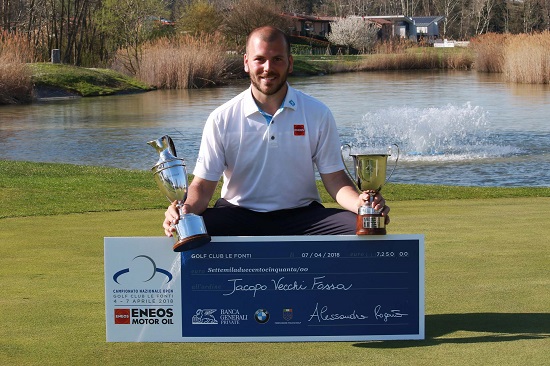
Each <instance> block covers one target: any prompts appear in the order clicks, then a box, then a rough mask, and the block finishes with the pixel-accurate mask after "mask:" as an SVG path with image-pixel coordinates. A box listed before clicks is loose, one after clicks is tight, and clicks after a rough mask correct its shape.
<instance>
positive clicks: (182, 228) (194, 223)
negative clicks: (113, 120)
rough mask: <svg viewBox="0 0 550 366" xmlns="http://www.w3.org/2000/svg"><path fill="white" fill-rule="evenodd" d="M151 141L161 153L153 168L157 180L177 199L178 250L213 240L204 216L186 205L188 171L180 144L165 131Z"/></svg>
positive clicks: (168, 193)
mask: <svg viewBox="0 0 550 366" xmlns="http://www.w3.org/2000/svg"><path fill="white" fill-rule="evenodd" d="M147 144H149V145H151V146H152V147H154V148H155V150H157V152H158V153H159V154H160V159H159V161H158V163H157V164H156V165H155V166H154V167H153V168H151V170H152V171H153V176H154V178H155V182H157V185H158V187H159V189H160V190H161V192H162V193H164V195H165V196H166V198H168V201H170V202H174V201H177V208H178V210H179V213H180V220H179V222H178V223H177V224H176V225H173V226H174V227H175V228H176V235H175V237H176V243H175V244H174V247H173V249H174V252H182V251H186V250H190V249H194V248H198V247H199V246H201V245H204V244H206V243H209V242H210V235H208V233H207V232H206V227H205V225H204V221H203V219H202V216H199V215H195V214H184V213H183V212H182V207H183V204H184V202H185V200H186V199H187V190H188V183H187V171H186V169H185V163H184V161H183V159H181V158H177V157H176V148H175V146H174V142H173V141H172V139H171V138H170V136H168V135H165V136H162V137H161V138H159V139H158V140H153V141H149V142H148V143H147Z"/></svg>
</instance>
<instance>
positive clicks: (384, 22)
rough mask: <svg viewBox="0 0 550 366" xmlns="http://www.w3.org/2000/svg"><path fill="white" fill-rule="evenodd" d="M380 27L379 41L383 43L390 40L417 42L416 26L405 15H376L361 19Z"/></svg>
mask: <svg viewBox="0 0 550 366" xmlns="http://www.w3.org/2000/svg"><path fill="white" fill-rule="evenodd" d="M362 18H364V19H366V20H369V21H371V22H373V23H376V24H378V26H379V27H380V33H379V34H380V39H381V40H383V41H385V40H388V39H391V38H406V39H410V40H413V41H416V40H417V36H416V26H415V24H414V20H412V18H410V17H407V16H405V15H378V16H364V17H362Z"/></svg>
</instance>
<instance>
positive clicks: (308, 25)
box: [283, 13, 339, 38]
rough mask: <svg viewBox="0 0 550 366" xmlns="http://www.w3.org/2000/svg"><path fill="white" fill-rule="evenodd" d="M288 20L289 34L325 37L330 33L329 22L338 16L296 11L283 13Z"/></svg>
mask: <svg viewBox="0 0 550 366" xmlns="http://www.w3.org/2000/svg"><path fill="white" fill-rule="evenodd" d="M283 17H285V18H286V19H287V20H288V21H289V30H290V32H289V33H290V35H291V36H302V37H314V38H326V36H327V34H328V33H330V23H331V22H335V21H336V20H338V19H339V18H337V17H327V16H316V15H304V14H296V13H285V14H283Z"/></svg>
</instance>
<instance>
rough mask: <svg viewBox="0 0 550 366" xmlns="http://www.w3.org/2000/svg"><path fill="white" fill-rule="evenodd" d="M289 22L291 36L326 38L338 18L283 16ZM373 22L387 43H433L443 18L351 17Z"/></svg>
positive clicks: (298, 15)
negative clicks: (404, 40)
mask: <svg viewBox="0 0 550 366" xmlns="http://www.w3.org/2000/svg"><path fill="white" fill-rule="evenodd" d="M283 16H284V17H285V18H287V19H288V20H289V24H290V26H289V30H290V35H291V36H301V37H312V38H317V39H325V38H326V35H327V34H328V33H330V31H331V28H330V27H331V23H332V22H335V21H337V20H338V19H339V18H338V17H323V16H315V15H303V14H288V13H286V14H283ZM352 17H357V18H361V19H364V20H365V21H368V22H372V23H374V24H376V26H377V27H378V28H379V29H380V31H379V33H378V34H379V38H380V40H382V41H386V40H389V39H392V38H404V39H409V40H411V41H414V42H425V43H427V44H433V43H434V42H435V40H436V39H438V38H439V35H440V33H439V26H440V25H441V24H442V22H443V21H444V20H445V17H443V16H429V17H428V16H427V17H408V16H405V15H378V16H352Z"/></svg>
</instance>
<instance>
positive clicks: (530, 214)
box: [0, 198, 550, 366]
mask: <svg viewBox="0 0 550 366" xmlns="http://www.w3.org/2000/svg"><path fill="white" fill-rule="evenodd" d="M391 207H392V212H391V217H392V223H391V224H390V226H389V227H388V230H389V232H390V233H392V234H405V233H422V234H424V235H425V244H426V253H425V256H426V340H424V341H386V342H323V343H275V344H273V343H266V344H256V343H255V344H247V343H245V344H242V343H238V344H183V343H182V344H169V343H166V344H161V343H146V344H138V343H106V342H105V312H104V277H103V238H104V237H105V236H160V235H162V229H161V226H160V225H161V224H160V222H161V218H162V216H163V211H162V210H142V211H120V212H99V213H83V214H67V215H57V216H35V217H23V218H6V219H2V220H0V227H1V230H0V243H1V245H0V278H1V280H0V283H1V285H2V296H1V297H0V304H1V305H0V309H1V312H0V324H1V327H0V364H2V365H10V364H11V365H50V364H52V365H53V364H55V365H75V364H81V365H126V364H127V365H141V364H144V365H145V364H147V365H150V364H161V365H171V364H182V365H240V366H245V365H310V364H330V365H369V364H376V365H543V364H549V363H550V306H549V304H550V271H549V268H550V249H549V247H548V238H549V236H550V225H548V222H550V198H518V199H513V198H502V199H484V200H472V199H468V200H425V201H401V202H395V203H392V206H391Z"/></svg>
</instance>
